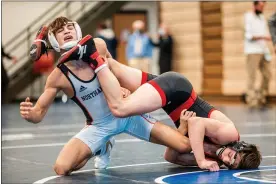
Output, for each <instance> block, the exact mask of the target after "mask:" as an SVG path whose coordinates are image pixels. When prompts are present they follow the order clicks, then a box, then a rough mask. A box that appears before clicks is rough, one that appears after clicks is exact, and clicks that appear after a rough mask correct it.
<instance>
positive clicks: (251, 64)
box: [246, 54, 263, 107]
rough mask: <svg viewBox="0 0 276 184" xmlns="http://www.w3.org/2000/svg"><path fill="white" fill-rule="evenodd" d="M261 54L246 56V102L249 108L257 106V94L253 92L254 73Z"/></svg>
mask: <svg viewBox="0 0 276 184" xmlns="http://www.w3.org/2000/svg"><path fill="white" fill-rule="evenodd" d="M262 58H263V54H248V55H247V74H248V80H247V97H246V102H247V104H248V105H249V106H250V107H254V106H257V105H258V99H257V96H256V95H257V94H256V91H255V81H256V72H257V70H258V68H259V66H260V61H261V60H262Z"/></svg>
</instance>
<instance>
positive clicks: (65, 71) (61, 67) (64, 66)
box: [57, 63, 69, 76]
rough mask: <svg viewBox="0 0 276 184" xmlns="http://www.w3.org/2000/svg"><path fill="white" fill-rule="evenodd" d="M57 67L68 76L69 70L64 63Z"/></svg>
mask: <svg viewBox="0 0 276 184" xmlns="http://www.w3.org/2000/svg"><path fill="white" fill-rule="evenodd" d="M57 67H58V68H59V69H60V70H61V71H62V73H63V74H64V75H65V76H67V73H68V72H69V68H68V67H67V66H66V65H65V64H64V63H62V64H59V65H57Z"/></svg>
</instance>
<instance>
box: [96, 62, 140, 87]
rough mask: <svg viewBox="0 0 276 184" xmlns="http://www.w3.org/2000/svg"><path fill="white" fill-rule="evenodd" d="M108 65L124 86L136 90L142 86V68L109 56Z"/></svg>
mask: <svg viewBox="0 0 276 184" xmlns="http://www.w3.org/2000/svg"><path fill="white" fill-rule="evenodd" d="M108 66H109V68H110V70H111V71H112V73H113V74H114V75H115V77H116V78H117V79H118V81H119V83H120V85H121V86H122V87H124V88H126V89H128V90H130V91H131V92H134V91H135V90H136V89H137V88H139V86H141V81H142V71H141V70H138V69H136V68H132V67H129V66H126V65H124V64H121V63H119V62H118V61H116V60H114V59H112V58H108ZM99 73H100V72H99Z"/></svg>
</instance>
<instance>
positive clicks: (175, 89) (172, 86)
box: [141, 72, 214, 127]
mask: <svg viewBox="0 0 276 184" xmlns="http://www.w3.org/2000/svg"><path fill="white" fill-rule="evenodd" d="M146 82H148V83H149V84H151V85H152V86H153V87H154V88H155V89H156V90H157V91H158V93H159V94H160V96H161V98H162V108H163V109H164V110H165V112H166V113H167V114H168V115H169V116H170V117H171V119H172V120H173V122H174V123H175V126H176V127H178V126H179V120H180V113H181V111H182V110H183V109H187V110H188V111H193V112H195V113H196V116H198V117H204V118H209V117H210V114H211V112H212V111H213V110H214V107H212V106H211V105H210V104H208V103H207V102H206V101H204V100H203V99H202V98H200V97H199V96H197V94H196V93H195V91H194V90H193V86H192V84H191V83H190V82H189V80H188V79H187V78H185V77H184V76H183V75H181V74H179V73H176V72H166V73H163V74H161V75H159V76H156V75H152V74H149V73H145V72H143V74H142V81H141V84H144V83H146Z"/></svg>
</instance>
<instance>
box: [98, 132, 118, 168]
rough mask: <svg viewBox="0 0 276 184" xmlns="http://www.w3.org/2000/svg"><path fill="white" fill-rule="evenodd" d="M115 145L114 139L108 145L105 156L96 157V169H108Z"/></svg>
mask: <svg viewBox="0 0 276 184" xmlns="http://www.w3.org/2000/svg"><path fill="white" fill-rule="evenodd" d="M114 145H115V139H114V137H112V138H111V139H110V140H109V141H108V142H107V143H106V151H105V153H104V154H102V155H99V156H96V158H95V160H94V161H95V165H94V166H95V168H96V169H106V168H107V166H108V165H109V163H110V153H111V150H112V148H113V147H114Z"/></svg>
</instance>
